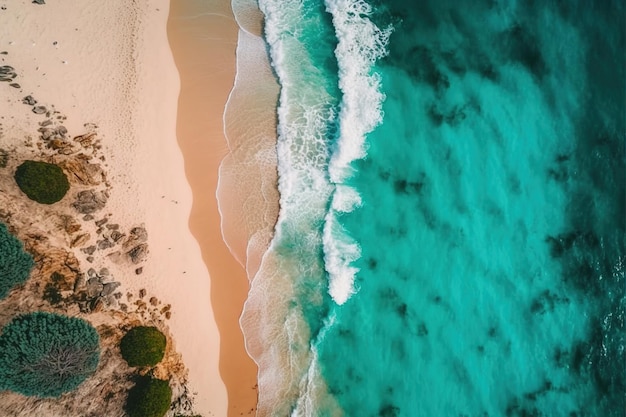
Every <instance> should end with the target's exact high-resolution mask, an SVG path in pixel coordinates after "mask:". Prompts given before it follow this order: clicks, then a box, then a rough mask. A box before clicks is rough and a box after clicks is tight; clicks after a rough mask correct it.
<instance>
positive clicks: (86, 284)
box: [74, 268, 122, 313]
mask: <svg viewBox="0 0 626 417" xmlns="http://www.w3.org/2000/svg"><path fill="white" fill-rule="evenodd" d="M120 285H121V284H120V283H119V282H117V281H113V279H112V276H111V274H110V272H109V270H108V269H107V268H101V269H100V271H98V272H96V270H95V269H93V268H89V270H88V271H87V277H85V275H84V274H82V273H81V274H78V276H77V278H76V282H75V284H74V299H75V300H76V302H77V303H78V307H79V308H80V311H81V312H83V313H91V312H94V313H97V312H99V311H102V310H103V309H104V307H105V306H106V307H112V308H115V307H117V306H118V300H119V299H120V298H121V297H122V293H120V292H115V290H116V289H117V288H118V287H119V286H120Z"/></svg>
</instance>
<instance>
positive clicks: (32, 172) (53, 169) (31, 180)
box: [15, 161, 70, 204]
mask: <svg viewBox="0 0 626 417" xmlns="http://www.w3.org/2000/svg"><path fill="white" fill-rule="evenodd" d="M15 182H17V185H18V186H19V187H20V190H22V191H23V192H24V194H26V195H27V196H28V198H30V199H31V200H34V201H36V202H38V203H42V204H53V203H56V202H57V201H59V200H61V199H62V198H63V197H64V196H65V194H66V193H67V190H69V189H70V183H69V181H68V180H67V177H66V176H65V174H64V173H63V170H62V169H61V167H59V166H58V165H55V164H49V163H47V162H41V161H24V162H23V163H22V165H20V166H19V167H17V170H16V171H15Z"/></svg>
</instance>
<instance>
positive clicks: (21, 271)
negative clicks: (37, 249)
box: [0, 222, 33, 300]
mask: <svg viewBox="0 0 626 417" xmlns="http://www.w3.org/2000/svg"><path fill="white" fill-rule="evenodd" d="M32 268H33V258H32V256H31V255H30V254H29V253H28V252H25V251H24V248H23V245H22V242H20V241H19V240H18V239H17V238H16V237H15V236H13V235H12V234H11V233H9V230H8V229H7V227H6V225H5V224H4V223H2V222H0V300H2V299H3V298H5V297H6V296H7V295H8V294H9V291H10V290H11V288H13V287H14V286H16V285H19V284H21V283H23V282H24V281H26V279H28V276H29V274H30V270H31V269H32Z"/></svg>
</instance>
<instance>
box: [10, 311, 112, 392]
mask: <svg viewBox="0 0 626 417" xmlns="http://www.w3.org/2000/svg"><path fill="white" fill-rule="evenodd" d="M0 352H2V355H0V389H1V390H11V391H15V392H18V393H20V394H23V395H27V396H36V397H59V396H60V395H61V394H63V393H65V392H69V391H72V390H74V389H76V387H78V386H79V385H80V384H81V383H82V382H83V381H84V380H85V379H87V378H88V377H89V376H90V375H91V374H93V373H94V372H95V370H96V368H97V366H98V362H99V359H100V338H99V336H98V333H97V332H96V330H95V329H94V328H93V326H91V325H90V324H89V323H88V322H86V321H85V320H82V319H79V318H73V317H66V316H62V315H59V314H52V313H44V312H34V313H27V314H23V315H20V316H17V317H15V318H14V319H13V320H12V321H11V322H9V323H8V324H7V325H6V326H5V327H4V328H3V329H2V334H1V335H0Z"/></svg>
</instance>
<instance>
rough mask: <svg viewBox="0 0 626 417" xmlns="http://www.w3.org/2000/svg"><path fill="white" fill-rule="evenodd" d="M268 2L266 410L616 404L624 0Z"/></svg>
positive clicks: (622, 382) (581, 409)
mask: <svg viewBox="0 0 626 417" xmlns="http://www.w3.org/2000/svg"><path fill="white" fill-rule="evenodd" d="M259 6H260V8H261V10H262V12H263V13H264V15H265V40H266V42H267V45H268V48H269V52H270V58H271V63H272V66H273V68H274V70H275V72H276V76H277V78H278V80H279V83H280V85H281V93H280V100H279V103H278V145H277V150H278V161H279V162H278V165H279V166H278V170H279V191H280V196H281V197H280V198H281V201H280V203H281V208H280V215H279V220H278V223H277V225H276V233H275V236H274V239H273V241H272V243H271V246H270V248H269V250H268V252H267V253H266V254H265V257H264V261H263V265H262V267H261V269H260V272H259V273H258V274H257V276H256V277H255V281H254V283H253V288H252V290H251V293H250V299H249V300H248V303H247V306H246V311H245V312H244V316H243V318H242V325H243V328H244V332H246V336H247V339H248V343H250V344H251V348H250V352H251V354H252V355H253V356H254V357H255V360H257V362H258V363H259V365H260V374H259V384H260V387H259V415H276V416H287V415H293V416H342V415H344V416H359V417H360V416H363V417H368V416H382V417H392V416H395V417H399V416H407V417H414V416H415V417H421V416H423V417H461V416H463V417H478V416H480V417H486V416H490V417H498V416H507V417H509V416H510V417H517V416H545V417H559V416H563V417H566V416H568V417H574V416H576V417H583V416H588V417H591V416H593V417H621V416H624V415H626V368H625V367H626V362H625V360H626V353H625V351H624V349H625V344H626V334H625V332H626V330H625V320H626V315H625V310H626V291H625V285H626V281H625V277H624V275H625V270H626V269H625V266H624V262H625V259H624V258H625V256H626V243H625V229H626V227H625V219H626V121H625V118H626V117H625V112H626V58H625V56H626V42H625V39H626V33H625V30H626V29H625V25H624V21H626V10H625V6H624V4H623V3H622V2H620V1H610V0H606V1H599V0H597V1H583V0H579V1H575V0H572V1H557V0H554V1H549V0H546V1H525V2H521V1H512V0H511V1H497V0H476V1H458V0H457V1H451V0H447V1H446V0H431V1H427V0H423V1H411V0H376V1H374V0H370V1H367V2H366V1H364V0H326V1H319V0H318V1H313V0H259ZM252 345H254V346H252Z"/></svg>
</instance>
